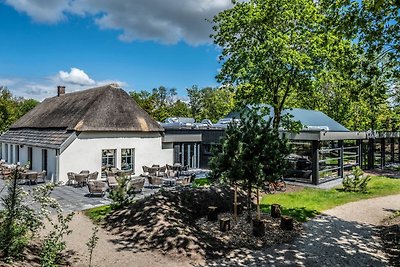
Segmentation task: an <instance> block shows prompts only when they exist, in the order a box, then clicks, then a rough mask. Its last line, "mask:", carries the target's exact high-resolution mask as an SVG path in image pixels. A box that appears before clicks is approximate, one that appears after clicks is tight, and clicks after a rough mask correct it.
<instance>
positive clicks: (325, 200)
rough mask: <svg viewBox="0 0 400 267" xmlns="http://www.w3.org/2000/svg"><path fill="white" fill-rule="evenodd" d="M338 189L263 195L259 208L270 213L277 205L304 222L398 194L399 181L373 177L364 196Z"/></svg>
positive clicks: (286, 213)
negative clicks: (348, 205)
mask: <svg viewBox="0 0 400 267" xmlns="http://www.w3.org/2000/svg"><path fill="white" fill-rule="evenodd" d="M340 188H341V187H338V188H334V189H330V190H324V189H314V188H304V189H303V190H300V191H296V192H291V193H284V194H275V195H265V196H264V197H263V198H262V200H261V208H262V210H263V211H264V212H270V205H271V204H273V203H277V204H280V205H281V206H282V214H284V215H290V216H293V217H295V218H296V219H297V220H299V221H303V222H304V221H306V220H307V219H308V218H312V217H314V216H316V215H318V214H319V213H321V212H322V211H324V210H327V209H330V208H333V207H335V206H339V205H342V204H345V203H348V202H353V201H357V200H361V199H367V198H373V197H379V196H386V195H391V194H400V179H390V178H386V177H373V178H372V180H371V181H370V182H369V184H368V193H365V194H363V193H352V192H344V191H342V190H340Z"/></svg>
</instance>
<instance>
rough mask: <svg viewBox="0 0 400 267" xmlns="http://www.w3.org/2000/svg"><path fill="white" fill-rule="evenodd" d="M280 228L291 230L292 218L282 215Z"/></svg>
mask: <svg viewBox="0 0 400 267" xmlns="http://www.w3.org/2000/svg"><path fill="white" fill-rule="evenodd" d="M281 228H282V229H283V230H293V218H292V217H289V216H282V217H281Z"/></svg>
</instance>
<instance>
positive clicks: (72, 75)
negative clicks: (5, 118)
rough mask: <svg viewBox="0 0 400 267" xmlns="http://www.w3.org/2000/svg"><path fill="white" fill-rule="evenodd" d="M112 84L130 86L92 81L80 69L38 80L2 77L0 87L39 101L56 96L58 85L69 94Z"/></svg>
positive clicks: (120, 84)
mask: <svg viewBox="0 0 400 267" xmlns="http://www.w3.org/2000/svg"><path fill="white" fill-rule="evenodd" d="M111 83H114V84H118V85H119V86H121V87H123V88H124V87H127V86H128V84H127V83H126V82H123V81H118V80H112V79H109V80H95V79H92V78H90V77H89V75H87V74H86V73H85V71H83V70H81V69H78V68H71V70H70V71H69V72H68V71H63V70H60V71H59V72H58V73H57V74H56V75H53V76H50V77H42V78H37V79H32V78H29V79H27V78H1V77H0V86H1V85H4V86H8V89H9V90H10V91H11V92H12V93H13V95H14V96H17V97H24V98H33V99H36V100H39V101H41V100H43V99H45V98H47V97H52V96H55V95H56V93H57V89H56V88H57V86H58V85H64V86H65V87H66V93H68V92H75V91H80V90H85V89H88V88H92V87H96V86H102V85H106V84H111Z"/></svg>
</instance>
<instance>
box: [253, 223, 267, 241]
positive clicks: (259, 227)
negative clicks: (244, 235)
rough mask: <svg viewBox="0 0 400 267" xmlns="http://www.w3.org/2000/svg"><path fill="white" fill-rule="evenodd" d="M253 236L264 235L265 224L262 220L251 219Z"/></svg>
mask: <svg viewBox="0 0 400 267" xmlns="http://www.w3.org/2000/svg"><path fill="white" fill-rule="evenodd" d="M253 235H254V236H256V237H261V236H264V235H265V222H264V221H263V220H258V219H253Z"/></svg>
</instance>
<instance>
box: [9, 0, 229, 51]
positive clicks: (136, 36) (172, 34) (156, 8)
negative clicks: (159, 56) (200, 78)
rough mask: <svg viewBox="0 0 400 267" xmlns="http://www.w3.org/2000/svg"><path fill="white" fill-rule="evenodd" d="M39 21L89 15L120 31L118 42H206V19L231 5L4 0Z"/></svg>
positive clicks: (198, 0) (201, 0)
mask: <svg viewBox="0 0 400 267" xmlns="http://www.w3.org/2000/svg"><path fill="white" fill-rule="evenodd" d="M6 3H7V4H9V5H11V6H13V7H14V8H15V9H17V10H18V11H20V12H25V13H27V14H28V15H29V16H31V17H32V18H33V19H34V20H36V21H40V22H57V21H60V20H63V19H65V14H66V13H69V14H74V15H80V16H86V17H91V18H92V19H93V20H94V21H95V23H96V24H97V25H98V26H99V27H100V29H113V30H118V31H121V32H122V33H121V34H120V35H119V39H120V40H122V41H132V40H153V41H159V42H162V43H167V44H173V43H177V42H179V41H181V40H183V41H185V42H187V43H189V44H193V45H197V44H201V43H209V42H210V39H209V34H210V33H211V23H209V22H207V21H206V19H212V17H213V16H214V15H215V14H217V13H218V12H220V11H222V10H224V9H227V8H229V7H231V5H232V4H231V1H230V0H168V1H166V0H134V1H127V0H113V1H110V0H52V1H48V0H30V1H28V0H6Z"/></svg>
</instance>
